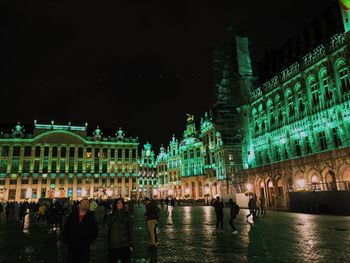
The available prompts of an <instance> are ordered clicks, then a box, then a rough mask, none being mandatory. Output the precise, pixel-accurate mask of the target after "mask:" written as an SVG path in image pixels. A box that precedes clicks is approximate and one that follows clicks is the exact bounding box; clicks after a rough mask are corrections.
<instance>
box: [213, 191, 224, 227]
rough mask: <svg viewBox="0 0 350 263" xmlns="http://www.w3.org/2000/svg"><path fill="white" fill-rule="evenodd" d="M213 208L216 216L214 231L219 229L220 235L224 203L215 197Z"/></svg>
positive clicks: (222, 224) (222, 225)
mask: <svg viewBox="0 0 350 263" xmlns="http://www.w3.org/2000/svg"><path fill="white" fill-rule="evenodd" d="M213 206H214V207H215V214H216V230H217V231H219V229H220V232H221V233H222V232H223V231H224V202H223V201H222V200H221V199H220V197H218V196H217V197H216V200H215V201H214V203H213Z"/></svg>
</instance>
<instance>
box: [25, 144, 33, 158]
mask: <svg viewBox="0 0 350 263" xmlns="http://www.w3.org/2000/svg"><path fill="white" fill-rule="evenodd" d="M31 155H32V146H25V147H24V156H31Z"/></svg>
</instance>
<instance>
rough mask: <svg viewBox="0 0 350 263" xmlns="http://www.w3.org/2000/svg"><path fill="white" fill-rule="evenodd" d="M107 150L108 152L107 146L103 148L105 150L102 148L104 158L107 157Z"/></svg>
mask: <svg viewBox="0 0 350 263" xmlns="http://www.w3.org/2000/svg"><path fill="white" fill-rule="evenodd" d="M107 152H108V150H107V148H103V150H102V158H103V159H106V158H107Z"/></svg>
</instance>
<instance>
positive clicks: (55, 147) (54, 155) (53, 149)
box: [52, 146, 57, 158]
mask: <svg viewBox="0 0 350 263" xmlns="http://www.w3.org/2000/svg"><path fill="white" fill-rule="evenodd" d="M52 157H53V158H56V157H57V146H54V147H53V148H52Z"/></svg>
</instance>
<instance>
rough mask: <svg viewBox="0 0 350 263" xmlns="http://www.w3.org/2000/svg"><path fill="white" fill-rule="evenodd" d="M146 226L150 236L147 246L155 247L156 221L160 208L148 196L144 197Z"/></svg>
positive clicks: (156, 241) (158, 217)
mask: <svg viewBox="0 0 350 263" xmlns="http://www.w3.org/2000/svg"><path fill="white" fill-rule="evenodd" d="M145 206H146V213H145V217H146V220H147V228H148V233H149V236H150V239H151V240H150V243H149V246H148V247H149V248H156V247H157V243H158V237H157V223H158V221H159V219H160V210H159V207H158V206H157V204H156V203H155V202H154V201H153V200H152V201H151V200H150V199H149V198H145Z"/></svg>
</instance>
